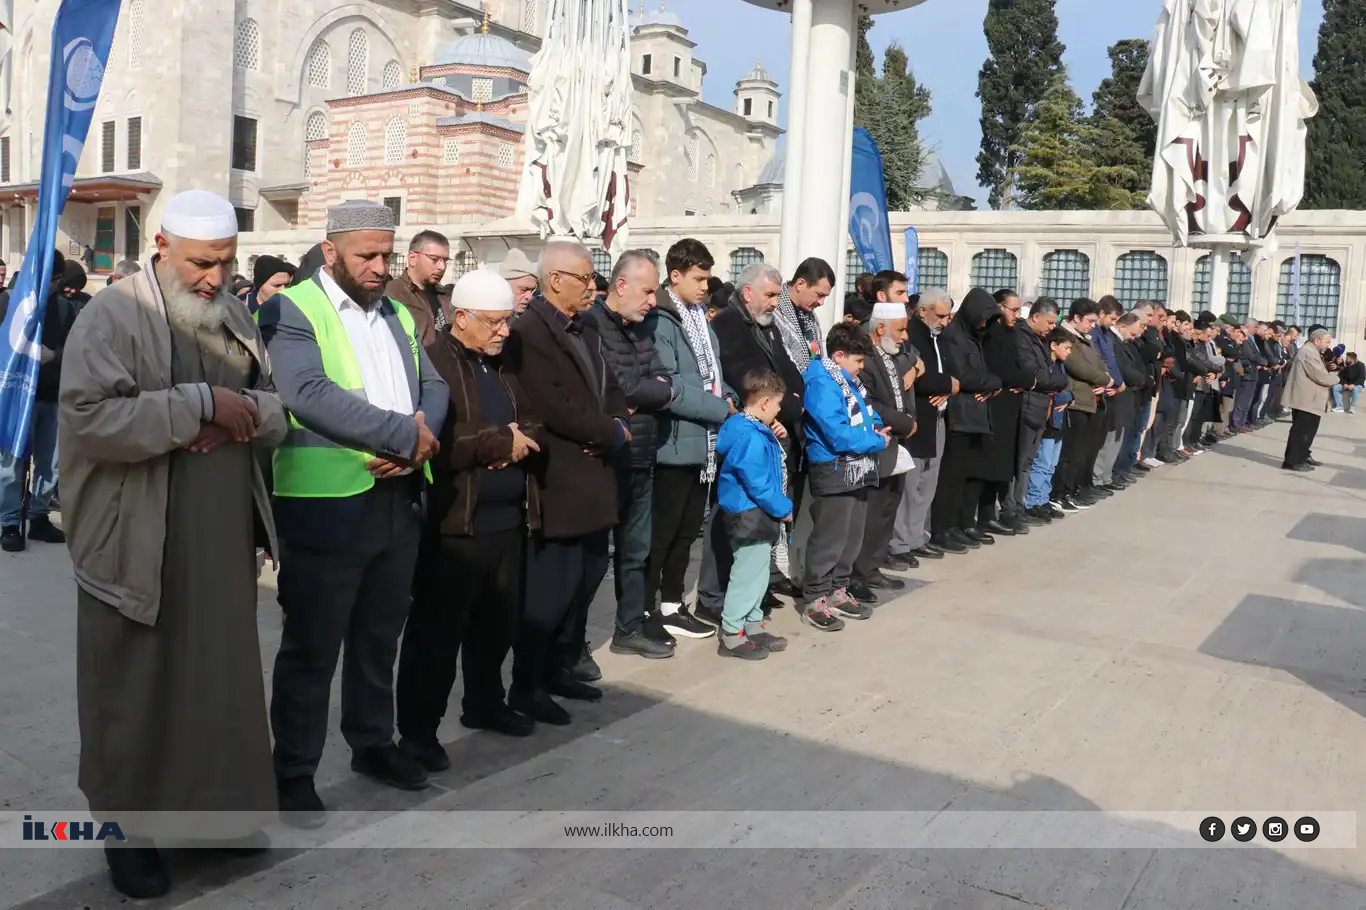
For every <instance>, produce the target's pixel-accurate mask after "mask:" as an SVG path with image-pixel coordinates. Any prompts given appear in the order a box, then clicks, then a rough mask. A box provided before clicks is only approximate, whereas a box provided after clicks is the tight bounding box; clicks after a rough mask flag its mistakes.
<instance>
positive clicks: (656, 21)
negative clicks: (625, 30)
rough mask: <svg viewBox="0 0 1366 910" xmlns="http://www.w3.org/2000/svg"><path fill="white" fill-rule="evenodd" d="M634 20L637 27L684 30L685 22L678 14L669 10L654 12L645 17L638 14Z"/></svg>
mask: <svg viewBox="0 0 1366 910" xmlns="http://www.w3.org/2000/svg"><path fill="white" fill-rule="evenodd" d="M634 18H635V20H636V25H638V26H640V25H667V26H670V27H672V28H683V20H682V19H680V18H678V14H677V13H671V12H669V11H668V10H663V9H659V10H654V11H652V12H648V13H646V14H644V15H643V16H642V15H639V14H637V15H636V16H635V17H634Z"/></svg>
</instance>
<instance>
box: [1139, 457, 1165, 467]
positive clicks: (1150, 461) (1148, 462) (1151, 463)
mask: <svg viewBox="0 0 1366 910" xmlns="http://www.w3.org/2000/svg"><path fill="white" fill-rule="evenodd" d="M1165 464H1166V462H1165V461H1160V460H1159V459H1156V458H1145V459H1143V467H1145V468H1160V467H1162V466H1163V465H1165Z"/></svg>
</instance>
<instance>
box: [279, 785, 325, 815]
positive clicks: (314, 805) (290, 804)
mask: <svg viewBox="0 0 1366 910" xmlns="http://www.w3.org/2000/svg"><path fill="white" fill-rule="evenodd" d="M275 795H276V798H277V799H278V800H279V802H280V821H282V822H284V823H285V824H286V825H289V826H290V827H291V828H320V827H322V824H323V822H325V821H326V820H327V816H326V815H325V813H326V811H327V810H326V809H325V808H324V807H323V801H322V800H321V799H319V798H318V791H317V790H315V789H313V778H312V777H286V778H285V779H284V780H277V781H276V782H275Z"/></svg>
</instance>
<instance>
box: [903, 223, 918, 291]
mask: <svg viewBox="0 0 1366 910" xmlns="http://www.w3.org/2000/svg"><path fill="white" fill-rule="evenodd" d="M906 293H907V294H919V293H920V232H919V231H917V230H916V229H915V228H913V227H908V228H906Z"/></svg>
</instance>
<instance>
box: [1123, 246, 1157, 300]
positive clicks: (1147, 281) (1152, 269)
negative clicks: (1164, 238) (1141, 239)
mask: <svg viewBox="0 0 1366 910" xmlns="http://www.w3.org/2000/svg"><path fill="white" fill-rule="evenodd" d="M1167 288H1168V280H1167V260H1166V259H1164V258H1163V257H1162V256H1159V255H1158V254H1157V253H1154V252H1153V251H1151V250H1133V251H1131V252H1128V253H1125V254H1124V255H1123V256H1120V257H1119V260H1118V261H1116V262H1115V297H1117V298H1119V302H1120V303H1122V304H1124V307H1125V309H1128V308H1130V307H1132V306H1133V305H1134V304H1136V303H1138V302H1139V301H1140V300H1150V301H1152V302H1154V303H1160V304H1162V305H1164V306H1165V305H1166V303H1167V299H1168V296H1169V295H1168V293H1167Z"/></svg>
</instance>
